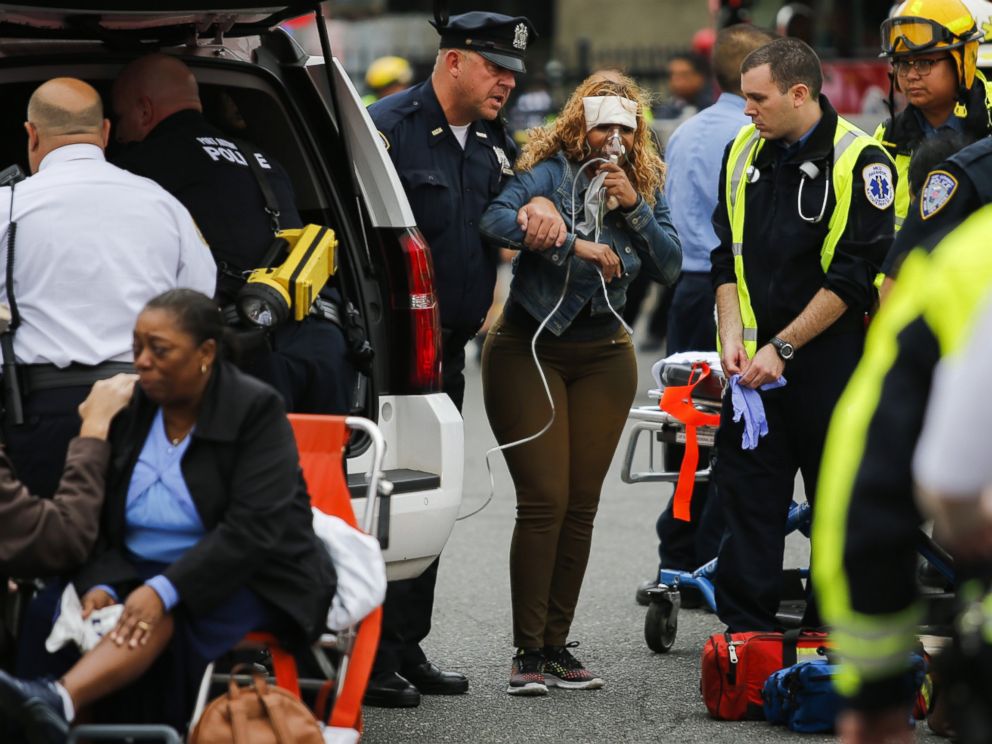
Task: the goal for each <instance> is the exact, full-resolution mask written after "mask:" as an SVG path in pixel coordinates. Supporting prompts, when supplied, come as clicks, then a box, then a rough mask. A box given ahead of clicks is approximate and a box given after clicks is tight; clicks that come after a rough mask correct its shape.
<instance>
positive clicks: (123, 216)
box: [0, 144, 217, 367]
mask: <svg viewBox="0 0 992 744" xmlns="http://www.w3.org/2000/svg"><path fill="white" fill-rule="evenodd" d="M10 195H11V189H10V188H3V189H0V226H2V228H0V266H2V267H3V268H2V270H0V289H2V294H3V301H4V302H8V298H7V286H6V264H7V233H8V230H9V227H10V223H9V221H8V216H9V215H10ZM13 219H14V221H16V222H17V235H16V241H15V249H14V282H13V284H14V298H15V300H16V301H17V307H18V310H19V311H20V315H21V325H20V326H19V327H18V328H17V331H16V333H15V336H14V352H15V355H16V357H17V361H18V362H20V363H22V364H55V365H56V366H58V367H65V366H67V365H69V364H70V363H72V362H75V363H78V364H88V365H95V364H100V363H101V362H107V361H116V362H129V361H132V360H133V354H132V351H131V345H132V331H133V328H134V322H135V320H136V319H137V317H138V313H139V312H140V311H141V309H142V308H143V307H144V305H145V303H147V302H148V300H150V299H152V298H153V297H155V296H156V295H158V294H161V293H162V292H165V291H166V290H169V289H174V288H176V287H187V288H189V289H195V290H197V291H199V292H203V293H204V294H206V295H207V296H210V297H212V296H213V294H214V290H215V288H216V283H217V266H216V264H215V263H214V260H213V257H212V256H211V254H210V249H209V248H208V247H207V244H206V242H205V241H204V240H203V237H202V236H201V235H200V233H199V231H198V230H197V228H196V224H195V223H194V222H193V218H192V217H191V216H190V214H189V212H188V211H186V208H185V207H184V206H183V205H182V204H181V203H180V202H179V201H178V200H177V199H175V198H174V197H173V196H172V195H171V194H169V193H168V192H167V191H166V190H165V189H163V188H162V187H161V186H159V185H158V184H157V183H155V182H154V181H151V180H149V179H147V178H142V177H140V176H136V175H134V174H132V173H129V172H127V171H125V170H122V169H120V168H118V167H116V166H114V165H111V164H110V163H108V162H106V159H105V158H104V155H103V151H102V150H101V149H100V148H99V147H96V146H95V145H85V144H77V145H67V146H65V147H60V148H58V149H56V150H53V151H52V152H50V153H49V154H48V155H47V156H46V157H45V158H44V160H42V162H41V165H40V167H39V169H38V172H37V173H36V174H35V175H33V176H31V177H30V178H28V179H25V180H24V181H22V182H21V183H19V184H17V185H16V186H15V190H14V209H13Z"/></svg>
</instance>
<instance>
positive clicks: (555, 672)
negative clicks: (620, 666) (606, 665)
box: [544, 641, 603, 690]
mask: <svg viewBox="0 0 992 744" xmlns="http://www.w3.org/2000/svg"><path fill="white" fill-rule="evenodd" d="M578 645H579V642H578V641H572V642H571V643H569V644H566V645H564V646H545V647H544V680H545V683H546V684H547V686H548V687H561V688H563V689H566V690H598V689H599V688H600V687H602V686H603V680H602V679H601V678H600V677H597V676H596V675H595V674H593V673H592V672H590V671H589V670H588V669H586V668H585V667H584V666H583V665H582V662H581V661H579V660H578V659H576V658H575V657H574V656H572V653H571V652H570V651H569V649H570V648H575V647H576V646H578Z"/></svg>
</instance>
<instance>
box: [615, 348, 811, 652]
mask: <svg viewBox="0 0 992 744" xmlns="http://www.w3.org/2000/svg"><path fill="white" fill-rule="evenodd" d="M651 374H652V376H653V377H654V380H655V384H656V387H655V388H652V389H651V390H649V391H648V397H649V398H651V399H653V400H657V401H658V403H657V404H654V405H648V406H635V407H633V408H631V409H630V413H629V414H628V416H627V418H628V419H629V420H630V421H632V422H633V427H632V428H631V430H630V434H629V435H628V439H627V447H626V450H625V451H624V458H623V466H622V468H621V471H620V477H621V479H622V480H623V482H624V483H673V484H678V486H677V488H676V492H675V494H674V495H673V498H674V499H675V507H674V508H675V515H676V518H679V516H680V513H681V515H682V517H683V518H686V519H687V518H688V498H689V495H690V494H691V491H692V486H693V483H694V482H700V481H708V480H709V478H710V470H711V462H708V461H707V462H702V463H700V462H698V448H699V447H706V448H710V450H711V452H712V451H713V450H712V448H713V447H714V444H715V441H716V433H717V430H718V428H719V416H720V407H721V405H722V400H723V391H724V388H725V386H726V379H725V378H724V375H723V372H722V370H721V368H720V358H719V355H718V354H716V353H715V352H687V353H684V354H676V355H673V356H670V357H667V358H665V359H662V360H660V361H659V362H657V363H655V365H654V366H653V367H652V369H651ZM644 434H647V435H648V437H647V439H648V468H647V470H635V469H634V468H635V465H634V460H635V457H636V456H637V453H638V451H639V450H640V449H642V448H643V444H642V442H643V439H644V436H643V435H644ZM671 444H680V445H685V446H686V449H687V452H686V458H685V459H684V460H683V463H682V467H681V469H680V470H678V471H666V470H665V469H664V464H663V462H664V458H663V451H664V447H665V446H668V445H671ZM680 501H681V502H682V503H680ZM810 521H811V516H810V509H809V505H808V504H806V503H802V504H797V503H793V504H792V506H791V507H790V509H789V516H788V520H787V522H786V534H789V533H792V532H795V531H796V530H800V531H801V532H802V533H803V534H805V535H806V536H807V537H808V536H809V526H810ZM716 566H717V561H716V559H715V558H714V559H713V560H711V561H709V562H708V563H706V564H704V565H703V566H700V567H699V568H697V569H696V570H695V571H676V570H671V569H665V568H663V569H660V570H659V572H658V584H657V586H655V587H654V588H652V589H649V590H648V592H647V593H648V596H649V598H650V604H649V605H648V612H647V615H646V616H645V620H644V639H645V641H646V642H647V645H648V647H649V648H650V649H651V650H652V651H656V652H658V653H666V652H667V651H669V650H670V649H671V648H672V646H673V645H674V644H675V636H676V634H677V632H678V615H679V610H680V608H681V601H680V598H679V591H678V590H679V587H680V586H689V587H695V588H696V589H698V590H699V592H700V594H701V595H702V597H703V600H704V601H705V602H706V604H707V605H708V606H709V608H710V609H711V610H712V611H714V612H716V594H715V591H714V585H713V577H714V574H715V573H716ZM808 573H809V571H808V569H801V570H799V571H798V572H797V578H799V579H804V578H806V577H807V576H808Z"/></svg>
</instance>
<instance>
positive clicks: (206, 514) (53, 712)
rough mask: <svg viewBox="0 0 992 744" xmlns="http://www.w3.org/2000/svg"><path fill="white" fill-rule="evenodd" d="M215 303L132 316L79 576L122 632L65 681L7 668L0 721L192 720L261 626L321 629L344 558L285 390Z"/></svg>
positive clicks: (51, 735)
mask: <svg viewBox="0 0 992 744" xmlns="http://www.w3.org/2000/svg"><path fill="white" fill-rule="evenodd" d="M226 333H230V331H229V329H226V328H225V326H224V322H223V318H222V316H221V313H220V310H219V309H218V308H217V305H216V304H215V303H214V302H213V300H212V299H211V298H209V297H207V296H205V295H203V294H200V293H198V292H194V291H192V290H181V289H180V290H172V291H169V292H166V293H164V294H162V295H159V296H158V297H155V298H153V299H152V300H151V301H150V302H148V304H147V305H146V306H145V308H144V310H142V312H141V314H140V315H139V316H138V318H137V321H136V322H135V324H134V357H135V360H134V366H135V369H136V371H137V373H138V378H139V379H138V385H139V390H138V392H137V394H136V395H135V397H134V400H133V401H132V403H131V405H130V406H129V407H128V408H127V410H126V411H124V412H122V413H121V414H120V415H119V416H120V417H119V420H118V421H117V422H116V423H115V426H114V430H113V432H112V434H111V438H110V442H111V453H112V455H111V462H112V466H111V472H110V474H109V476H108V479H107V484H108V487H107V498H106V500H105V502H104V505H103V516H102V521H101V530H100V537H99V541H98V544H97V547H96V549H95V550H94V551H93V553H92V555H91V556H90V558H89V560H88V561H87V563H86V565H84V566H83V568H82V569H81V571H80V572H79V573H78V574H77V575H76V576H75V579H74V582H75V584H76V586H77V588H78V589H79V590H80V594H81V595H82V605H83V610H84V614H88V613H89V611H91V610H94V609H100V608H103V607H107V606H109V605H111V604H114V603H116V602H120V601H123V603H124V609H123V613H122V614H121V617H120V620H119V622H118V623H117V625H116V627H115V628H114V629H113V630H112V631H111V632H110V633H108V634H107V635H106V636H105V637H104V638H103V640H102V641H101V642H100V643H99V645H97V646H96V647H95V648H94V649H93V650H92V651H90V652H89V653H87V654H85V655H84V656H83V657H82V658H81V659H80V660H79V661H78V662H77V663H76V664H75V665H74V666H73V667H72V668H71V669H69V670H68V671H67V672H66V673H65V674H64V676H62V677H61V678H59V680H58V681H57V682H51V681H47V680H44V679H42V680H35V681H28V680H22V679H17V678H15V677H11V676H10V675H7V674H5V673H3V672H0V717H2V719H3V720H4V721H7V722H14V723H15V724H17V725H19V726H21V727H22V728H23V737H24V738H23V739H18V740H27V741H32V742H46V743H47V742H51V743H52V744H56V742H57V743H58V744H62V742H64V741H65V740H66V735H67V732H68V727H69V724H70V723H71V722H72V720H73V719H74V717H75V712H76V711H78V710H81V709H83V708H85V707H87V706H89V705H92V704H95V703H97V702H98V701H100V700H102V699H103V698H107V697H108V696H110V695H111V694H113V693H118V695H117V696H115V697H114V698H112V699H109V700H108V701H107V704H106V706H105V709H103V708H101V710H100V715H99V716H98V717H99V718H104V717H107V718H110V719H112V720H115V721H122V722H128V723H165V724H168V725H171V726H172V727H173V728H175V729H177V730H179V731H182V730H184V729H185V726H186V723H187V722H188V721H189V717H190V714H191V713H192V710H193V706H194V703H195V698H196V693H197V690H198V688H199V681H200V678H201V677H202V675H203V671H204V669H205V668H206V666H207V664H208V662H210V661H212V660H214V659H215V658H217V657H218V656H220V655H221V654H223V653H224V652H226V651H228V650H229V649H231V648H233V647H234V646H235V644H237V643H238V642H239V641H240V640H241V639H242V638H243V637H244V635H245V634H246V633H247V632H249V631H253V630H266V631H270V632H274V633H276V634H277V635H279V636H280V637H283V638H286V639H287V642H289V643H291V644H292V645H294V646H297V647H301V648H303V647H305V646H306V645H307V644H308V643H310V642H312V641H313V640H314V639H316V638H317V636H319V635H320V634H321V633H322V632H323V631H324V626H325V622H326V617H327V610H328V607H329V606H330V602H331V598H332V595H333V594H334V587H335V574H334V567H333V566H332V565H331V562H330V557H329V556H328V554H327V551H326V550H325V549H324V547H323V546H322V545H321V544H320V543H319V542H318V539H317V536H316V535H315V534H314V532H313V527H312V515H311V513H310V498H309V496H308V495H307V492H306V487H305V484H304V482H303V478H302V476H301V474H300V465H299V456H298V454H297V451H296V442H295V439H294V437H293V432H292V429H291V428H290V425H289V421H288V419H287V418H286V411H285V408H284V406H283V404H282V400H281V398H280V397H279V395H278V393H277V392H276V391H275V390H273V389H272V388H271V387H269V386H268V385H266V384H264V383H262V382H260V381H258V380H256V379H255V378H253V377H250V376H248V375H246V374H243V373H242V372H240V371H239V370H238V369H237V368H236V367H235V366H234V365H233V364H232V363H230V362H229V361H226V359H225V352H226V348H225V346H226V344H225V342H224V336H225V334H226Z"/></svg>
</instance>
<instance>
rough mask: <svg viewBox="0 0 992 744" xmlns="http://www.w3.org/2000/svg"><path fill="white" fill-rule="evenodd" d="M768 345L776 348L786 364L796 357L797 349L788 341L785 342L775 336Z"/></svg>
mask: <svg viewBox="0 0 992 744" xmlns="http://www.w3.org/2000/svg"><path fill="white" fill-rule="evenodd" d="M768 343H770V344H771V345H772V346H774V347H775V350H776V351H777V352H778V355H779V356H780V357H781V358H782V361H784V362H787V361H789V360H790V359H792V357H794V356H795V355H796V347H795V346H793V345H792V344H790V343H789V342H788V341H783V340H782V339H780V338H779V337H778V336H773V337H772V340H771V341H769V342H768Z"/></svg>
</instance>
